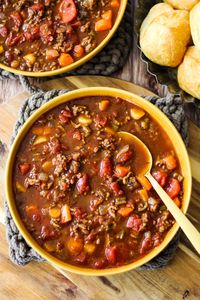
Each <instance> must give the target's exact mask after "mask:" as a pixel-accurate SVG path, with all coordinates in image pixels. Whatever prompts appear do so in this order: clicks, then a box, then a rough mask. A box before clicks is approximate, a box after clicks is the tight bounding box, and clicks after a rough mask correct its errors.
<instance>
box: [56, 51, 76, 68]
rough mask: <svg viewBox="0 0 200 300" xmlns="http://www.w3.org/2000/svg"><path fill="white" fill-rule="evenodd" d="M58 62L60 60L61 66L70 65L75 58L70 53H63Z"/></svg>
mask: <svg viewBox="0 0 200 300" xmlns="http://www.w3.org/2000/svg"><path fill="white" fill-rule="evenodd" d="M58 62H59V64H60V66H61V67H66V66H68V65H71V64H72V63H73V62H74V60H73V58H72V57H71V55H70V54H68V53H62V54H61V55H60V57H59V58H58Z"/></svg>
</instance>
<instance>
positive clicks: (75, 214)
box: [74, 207, 82, 219]
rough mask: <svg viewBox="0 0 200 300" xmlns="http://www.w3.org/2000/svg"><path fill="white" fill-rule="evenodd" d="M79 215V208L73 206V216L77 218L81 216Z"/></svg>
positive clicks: (80, 212)
mask: <svg viewBox="0 0 200 300" xmlns="http://www.w3.org/2000/svg"><path fill="white" fill-rule="evenodd" d="M81 215H82V211H81V209H80V208H78V207H76V208H75V211H74V217H75V218H76V219H79V218H80V217H81Z"/></svg>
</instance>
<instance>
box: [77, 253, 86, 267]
mask: <svg viewBox="0 0 200 300" xmlns="http://www.w3.org/2000/svg"><path fill="white" fill-rule="evenodd" d="M86 258H87V255H86V253H84V252H82V253H80V254H79V255H77V256H76V257H75V258H74V259H75V260H76V261H77V262H79V263H82V264H83V263H84V262H85V261H86Z"/></svg>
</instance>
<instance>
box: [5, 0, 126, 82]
mask: <svg viewBox="0 0 200 300" xmlns="http://www.w3.org/2000/svg"><path fill="white" fill-rule="evenodd" d="M127 1H128V0H121V2H120V3H121V4H120V7H119V11H118V15H117V18H116V20H115V23H114V25H113V27H112V29H111V30H110V31H109V33H108V35H107V36H106V37H105V39H103V41H102V42H101V43H100V44H99V45H98V46H97V47H96V48H95V49H94V50H93V51H91V52H90V53H88V54H87V55H85V56H84V57H83V58H81V59H79V60H78V61H76V62H74V63H72V64H71V65H69V66H67V67H64V68H60V69H56V70H53V71H45V72H27V71H21V70H17V69H14V68H11V67H8V66H6V65H4V64H2V63H0V68H1V69H4V70H6V71H9V72H12V73H15V74H18V75H24V76H31V77H45V76H54V75H58V74H62V73H66V72H69V71H72V70H74V69H76V68H78V67H80V66H81V65H83V64H85V63H86V62H87V61H88V60H90V59H92V58H93V57H94V56H95V55H96V54H97V53H99V52H100V51H101V50H102V49H103V48H104V47H105V46H106V44H107V43H108V42H109V41H110V39H111V38H112V36H113V35H114V33H115V31H116V30H117V28H118V26H119V24H120V22H121V20H122V18H123V16H124V12H125V9H126V6H127Z"/></svg>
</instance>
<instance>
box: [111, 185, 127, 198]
mask: <svg viewBox="0 0 200 300" xmlns="http://www.w3.org/2000/svg"><path fill="white" fill-rule="evenodd" d="M110 187H111V189H112V190H113V192H114V193H115V195H117V196H121V195H123V194H124V191H123V190H122V189H121V187H120V185H119V183H118V182H111V184H110Z"/></svg>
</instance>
